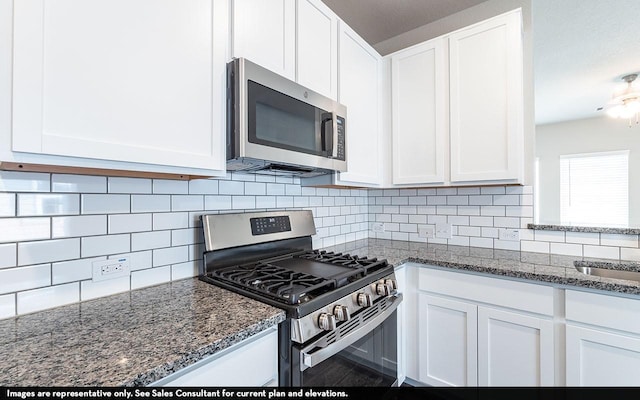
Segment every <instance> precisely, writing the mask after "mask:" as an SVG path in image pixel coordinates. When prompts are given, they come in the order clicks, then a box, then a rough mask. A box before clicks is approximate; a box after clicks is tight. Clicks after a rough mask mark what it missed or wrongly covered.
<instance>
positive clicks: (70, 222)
mask: <svg viewBox="0 0 640 400" xmlns="http://www.w3.org/2000/svg"><path fill="white" fill-rule="evenodd" d="M106 234H107V216H106V215H80V216H73V217H53V218H51V237H52V238H53V239H57V238H66V237H82V236H94V235H106Z"/></svg>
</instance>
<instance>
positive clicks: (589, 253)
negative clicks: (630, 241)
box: [582, 245, 620, 260]
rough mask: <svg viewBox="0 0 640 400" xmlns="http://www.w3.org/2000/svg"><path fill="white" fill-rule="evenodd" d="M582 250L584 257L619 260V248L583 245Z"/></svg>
mask: <svg viewBox="0 0 640 400" xmlns="http://www.w3.org/2000/svg"><path fill="white" fill-rule="evenodd" d="M582 250H583V255H584V256H585V257H594V258H612V259H614V260H619V259H620V248H619V247H609V246H593V245H584V247H583V249H582Z"/></svg>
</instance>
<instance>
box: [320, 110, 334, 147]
mask: <svg viewBox="0 0 640 400" xmlns="http://www.w3.org/2000/svg"><path fill="white" fill-rule="evenodd" d="M328 122H331V124H328ZM327 127H330V128H329V129H331V132H329V134H327ZM333 131H334V118H333V113H331V114H330V113H325V114H322V122H321V123H320V135H321V137H320V140H321V141H322V151H323V152H324V153H325V154H332V153H333V150H332V149H333Z"/></svg>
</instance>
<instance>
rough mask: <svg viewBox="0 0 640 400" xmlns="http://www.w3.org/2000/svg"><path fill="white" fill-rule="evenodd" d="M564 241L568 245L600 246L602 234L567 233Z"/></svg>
mask: <svg viewBox="0 0 640 400" xmlns="http://www.w3.org/2000/svg"><path fill="white" fill-rule="evenodd" d="M564 240H565V242H567V243H581V244H595V245H597V244H599V243H600V234H599V233H590V232H565V235H564Z"/></svg>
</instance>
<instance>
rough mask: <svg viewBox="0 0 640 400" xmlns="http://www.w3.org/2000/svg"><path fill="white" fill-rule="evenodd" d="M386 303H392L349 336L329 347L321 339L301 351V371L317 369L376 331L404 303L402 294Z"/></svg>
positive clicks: (388, 298)
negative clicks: (325, 361) (322, 363)
mask: <svg viewBox="0 0 640 400" xmlns="http://www.w3.org/2000/svg"><path fill="white" fill-rule="evenodd" d="M385 301H388V302H389V303H390V304H389V305H388V306H387V309H385V310H384V311H383V312H381V313H380V314H378V315H376V316H375V317H374V318H372V319H371V320H369V321H368V322H367V323H366V324H364V325H362V326H361V327H360V328H358V329H356V330H355V331H352V332H351V333H349V334H348V335H346V336H344V337H342V338H340V339H339V340H337V341H335V342H333V343H330V344H328V345H327V344H323V343H322V342H323V341H324V339H320V340H318V341H316V342H314V343H312V344H310V345H309V346H307V347H305V348H304V349H302V350H301V351H300V371H304V370H305V369H307V368H312V367H315V366H316V365H318V364H320V363H321V362H323V361H324V360H326V359H328V358H330V357H331V356H333V355H335V354H337V353H339V352H341V351H342V350H344V349H346V348H347V347H348V346H350V345H352V344H353V343H355V342H357V341H358V340H360V339H362V338H363V337H364V336H366V335H367V334H368V333H370V332H371V331H373V329H375V328H376V327H377V326H378V325H380V324H381V323H382V322H383V321H384V320H386V319H387V317H389V316H390V315H391V314H392V313H393V312H394V311H395V310H396V308H398V306H399V305H400V302H402V294H397V295H395V296H391V297H387V298H386V299H385ZM318 347H321V348H320V350H316V349H317V348H318ZM313 350H315V351H313ZM312 351H313V352H312Z"/></svg>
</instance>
